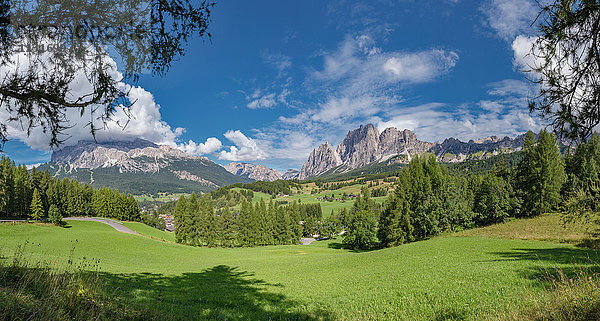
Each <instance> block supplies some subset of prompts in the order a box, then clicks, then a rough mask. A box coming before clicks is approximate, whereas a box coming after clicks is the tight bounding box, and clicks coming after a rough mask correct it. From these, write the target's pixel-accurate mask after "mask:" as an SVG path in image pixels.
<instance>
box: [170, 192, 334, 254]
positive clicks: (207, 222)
mask: <svg viewBox="0 0 600 321" xmlns="http://www.w3.org/2000/svg"><path fill="white" fill-rule="evenodd" d="M239 205H240V206H239V208H238V209H235V208H234V209H232V208H230V207H229V206H225V207H222V208H219V207H217V206H215V201H214V200H213V199H212V198H211V197H210V195H202V196H197V195H196V194H192V195H191V196H190V197H188V198H186V197H185V196H181V197H180V198H179V200H178V201H177V203H176V205H175V211H174V218H175V226H176V227H175V235H176V240H177V242H178V243H183V244H188V245H194V246H211V247H253V246H265V245H286V244H297V243H298V242H299V240H300V237H302V236H309V235H308V234H306V233H310V232H311V231H312V229H305V226H304V225H305V224H307V223H306V222H317V221H319V220H321V219H322V211H321V206H320V205H319V204H299V203H297V202H293V203H292V204H289V205H286V206H280V205H279V204H278V203H277V202H274V201H273V200H270V201H269V202H268V203H267V202H265V201H263V200H261V201H260V202H256V203H255V204H252V203H251V202H249V201H247V200H246V199H242V202H241V204H239ZM309 224H310V223H309ZM310 236H312V235H310Z"/></svg>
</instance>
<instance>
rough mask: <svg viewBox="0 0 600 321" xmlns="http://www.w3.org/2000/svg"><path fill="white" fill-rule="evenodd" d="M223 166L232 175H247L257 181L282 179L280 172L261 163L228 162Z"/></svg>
mask: <svg viewBox="0 0 600 321" xmlns="http://www.w3.org/2000/svg"><path fill="white" fill-rule="evenodd" d="M224 167H225V169H226V170H227V171H228V172H230V173H232V174H234V175H238V176H244V177H248V178H250V179H253V180H257V181H275V180H278V179H283V175H282V174H281V172H279V171H278V170H274V169H271V168H268V167H266V166H263V165H256V164H250V163H229V164H227V165H225V166H224Z"/></svg>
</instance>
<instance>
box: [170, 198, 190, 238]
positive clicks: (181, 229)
mask: <svg viewBox="0 0 600 321" xmlns="http://www.w3.org/2000/svg"><path fill="white" fill-rule="evenodd" d="M186 211H187V200H186V199H185V196H183V195H181V196H180V197H179V200H178V201H177V204H175V212H174V213H173V218H174V219H175V239H176V241H177V243H184V239H185V237H184V234H185V231H186V226H185V221H184V217H185V215H186V214H185V213H186Z"/></svg>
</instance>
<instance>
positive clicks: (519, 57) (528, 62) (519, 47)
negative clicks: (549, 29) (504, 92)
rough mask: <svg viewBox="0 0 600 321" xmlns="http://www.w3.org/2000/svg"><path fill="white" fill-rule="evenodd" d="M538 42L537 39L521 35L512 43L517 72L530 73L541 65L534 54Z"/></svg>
mask: <svg viewBox="0 0 600 321" xmlns="http://www.w3.org/2000/svg"><path fill="white" fill-rule="evenodd" d="M536 41H537V37H527V36H523V35H519V36H517V37H516V38H515V40H514V41H513V42H512V50H513V54H514V58H513V59H514V60H513V65H514V67H515V68H516V69H517V70H519V71H523V72H528V71H530V70H531V69H532V68H535V67H536V66H538V65H539V62H538V61H537V58H536V55H535V54H534V53H533V52H532V49H533V45H534V44H535V42H536Z"/></svg>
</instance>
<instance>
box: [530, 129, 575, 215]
mask: <svg viewBox="0 0 600 321" xmlns="http://www.w3.org/2000/svg"><path fill="white" fill-rule="evenodd" d="M518 175H519V178H518V179H519V187H520V189H521V195H522V197H523V213H524V214H525V215H526V216H534V215H540V214H542V213H544V212H547V211H550V210H552V209H553V208H554V207H555V206H556V205H558V203H559V201H560V198H561V196H560V190H561V187H562V184H563V183H564V181H565V171H564V164H563V160H562V158H561V155H560V151H559V149H558V145H557V143H556V139H555V138H554V135H552V134H550V133H548V132H547V131H546V130H542V131H540V134H539V138H538V141H537V143H536V144H534V143H533V142H532V133H528V135H527V137H526V140H525V147H524V157H523V160H522V161H521V163H520V164H519V167H518Z"/></svg>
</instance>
